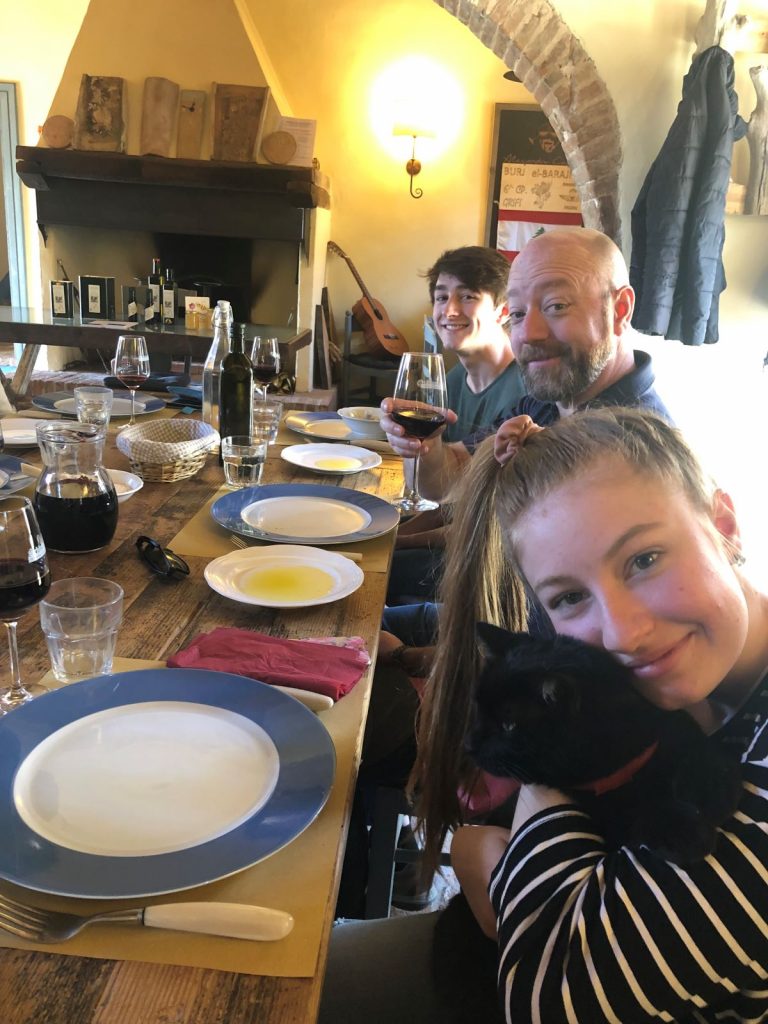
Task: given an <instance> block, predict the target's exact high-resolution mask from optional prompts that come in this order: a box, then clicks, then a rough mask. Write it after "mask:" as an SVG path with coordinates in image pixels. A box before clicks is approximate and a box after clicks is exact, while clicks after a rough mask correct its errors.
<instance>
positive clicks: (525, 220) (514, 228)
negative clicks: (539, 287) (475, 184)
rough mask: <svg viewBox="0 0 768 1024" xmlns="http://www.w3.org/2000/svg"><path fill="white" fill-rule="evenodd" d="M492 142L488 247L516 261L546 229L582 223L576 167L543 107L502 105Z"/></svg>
mask: <svg viewBox="0 0 768 1024" xmlns="http://www.w3.org/2000/svg"><path fill="white" fill-rule="evenodd" d="M493 145H494V155H495V159H494V164H493V166H492V168H491V190H490V204H489V214H488V224H487V237H488V245H491V246H494V247H495V248H497V249H499V251H500V252H503V253H504V255H505V256H507V257H508V258H509V259H510V260H513V259H514V258H515V256H517V254H518V253H519V252H520V250H521V249H522V247H523V246H524V245H525V243H526V242H527V241H529V240H530V239H531V238H533V237H534V235H538V234H540V233H541V232H542V231H549V230H551V229H552V228H568V227H572V228H578V227H581V226H582V224H583V221H582V218H581V204H580V202H579V195H578V192H577V191H576V187H575V185H574V184H573V178H572V176H571V170H570V168H569V166H568V162H567V160H566V158H565V153H564V152H563V148H562V146H561V145H560V140H559V139H558V137H557V134H556V133H555V131H554V129H553V127H552V125H551V124H550V123H549V121H548V120H547V118H546V116H545V114H544V112H543V111H542V110H541V108H540V107H532V106H527V105H524V104H501V103H500V104H497V106H496V113H495V121H494V139H493Z"/></svg>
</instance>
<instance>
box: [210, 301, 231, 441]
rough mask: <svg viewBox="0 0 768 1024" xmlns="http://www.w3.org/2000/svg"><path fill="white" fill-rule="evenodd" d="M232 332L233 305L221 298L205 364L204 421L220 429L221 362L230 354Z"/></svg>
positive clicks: (216, 310) (214, 312)
mask: <svg viewBox="0 0 768 1024" xmlns="http://www.w3.org/2000/svg"><path fill="white" fill-rule="evenodd" d="M231 332H232V306H231V305H230V304H229V302H228V301H227V300H226V299H219V301H218V302H217V303H216V309H215V310H214V311H213V341H212V343H211V347H210V349H209V350H208V356H207V358H206V360H205V365H204V366H203V421H204V422H205V423H210V425H211V426H212V427H214V428H215V429H216V430H218V429H219V408H220V405H219V402H220V395H221V386H220V381H221V364H222V363H223V362H224V359H225V357H226V356H227V355H228V354H229V337H230V334H231Z"/></svg>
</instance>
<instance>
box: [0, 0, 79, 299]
mask: <svg viewBox="0 0 768 1024" xmlns="http://www.w3.org/2000/svg"><path fill="white" fill-rule="evenodd" d="M87 7H88V0H67V2H66V4H62V3H61V2H60V0H24V3H19V2H18V0H0V25H2V26H3V31H2V32H0V80H1V81H4V82H14V83H16V85H17V86H18V88H17V95H16V101H17V103H18V108H19V109H18V114H19V142H20V144H21V145H22V146H36V145H37V141H38V127H39V126H40V125H42V124H43V122H44V121H45V119H46V117H47V116H48V107H49V106H50V103H51V97H52V96H53V94H54V92H55V91H56V87H57V86H58V84H59V79H60V78H61V74H62V71H63V70H64V65H65V63H66V60H67V57H68V56H69V52H70V50H71V49H72V44H73V43H74V41H75V37H76V35H77V32H78V29H79V28H80V23H81V22H82V19H83V15H84V14H85V11H86V9H87ZM21 191H22V202H23V204H24V229H25V236H26V253H27V283H28V287H29V288H30V292H31V294H32V295H35V296H37V294H38V292H37V289H38V282H39V280H40V250H39V246H38V244H37V243H38V238H39V235H38V231H37V224H36V223H35V202H34V195H33V194H32V192H30V190H29V189H27V188H22V190H21Z"/></svg>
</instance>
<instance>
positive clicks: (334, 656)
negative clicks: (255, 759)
mask: <svg viewBox="0 0 768 1024" xmlns="http://www.w3.org/2000/svg"><path fill="white" fill-rule="evenodd" d="M338 643H339V642H338V639H334V638H332V637H329V638H327V639H325V640H323V641H321V642H318V641H316V640H314V639H313V642H311V643H308V642H306V641H304V640H282V639H280V638H278V637H274V636H267V635H266V634H264V633H254V632H252V631H251V630H249V629H235V628H234V627H232V626H221V627H219V628H218V629H214V630H212V631H211V632H210V633H202V634H201V635H200V636H198V637H195V639H194V640H193V641H192V643H191V644H190V645H189V647H187V648H185V649H184V650H182V651H179V652H178V653H177V654H174V655H172V656H171V657H170V658H169V659H168V666H169V667H170V668H207V669H210V670H211V671H214V672H233V673H234V674H235V675H238V676H247V677H248V678H249V679H260V680H261V681H262V682H263V683H277V684H279V685H281V686H295V687H296V688H297V689H298V690H310V691H312V692H313V693H322V694H325V696H327V697H331V698H333V700H338V699H339V697H343V696H344V694H345V693H349V691H350V690H351V689H352V687H353V686H354V685H355V683H356V682H357V681H358V680H359V679H360V677H361V676H362V674H363V672H364V671H365V669H366V668H367V667H368V665H369V663H370V658H369V657H368V653H367V652H366V651H365V650H364V649H363V650H360V649H359V647H355V648H349V647H345V646H339V645H338Z"/></svg>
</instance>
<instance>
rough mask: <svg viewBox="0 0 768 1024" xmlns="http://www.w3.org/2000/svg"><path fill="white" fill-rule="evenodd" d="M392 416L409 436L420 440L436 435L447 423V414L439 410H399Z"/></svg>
mask: <svg viewBox="0 0 768 1024" xmlns="http://www.w3.org/2000/svg"><path fill="white" fill-rule="evenodd" d="M390 415H391V417H392V419H393V420H394V421H395V423H399V424H400V426H401V427H402V428H403V430H405V432H406V433H407V434H410V435H411V436H412V437H418V438H419V439H421V438H424V437H429V435H430V434H434V432H435V431H436V430H437V429H438V428H439V427H442V425H443V424H444V423H445V414H444V413H442V412H439V411H438V410H437V409H434V410H433V409H399V410H397V411H396V412H393V413H390Z"/></svg>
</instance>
